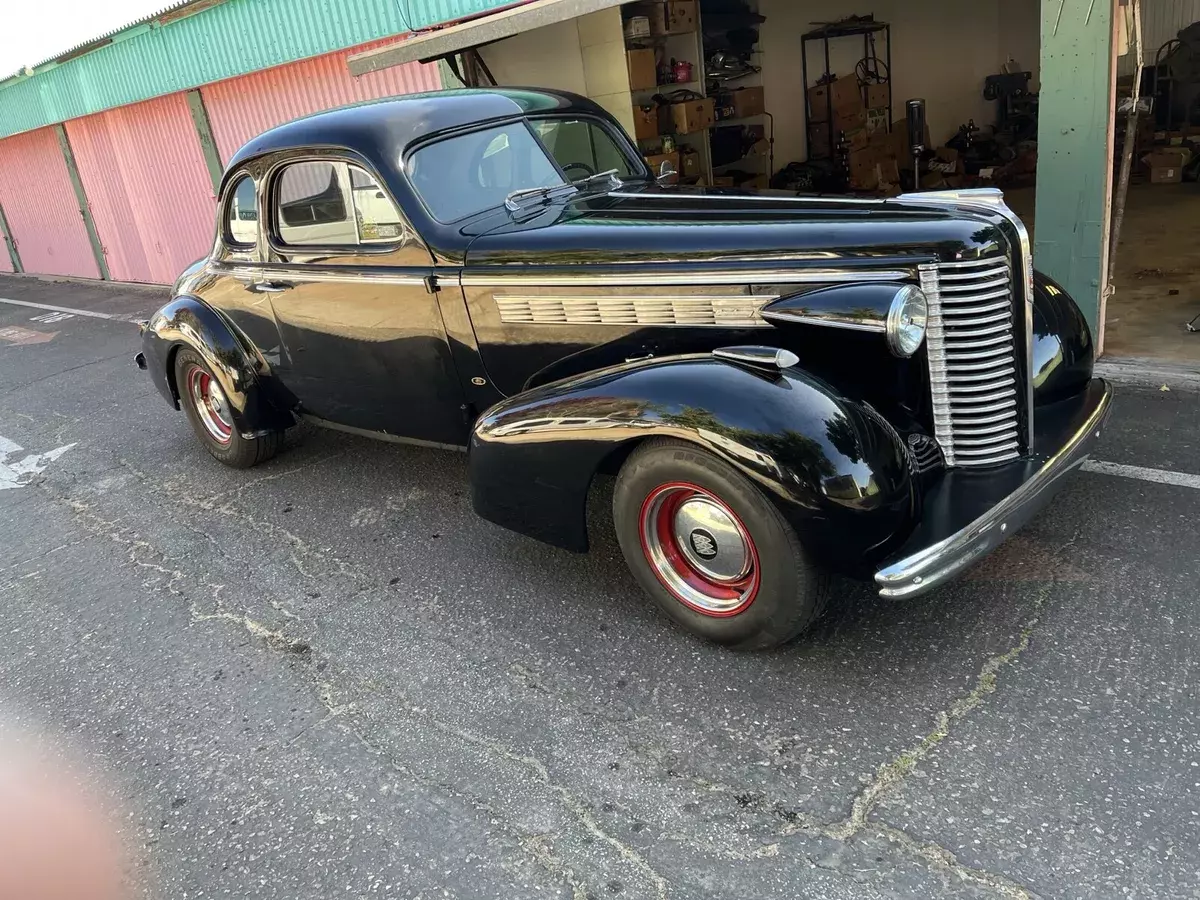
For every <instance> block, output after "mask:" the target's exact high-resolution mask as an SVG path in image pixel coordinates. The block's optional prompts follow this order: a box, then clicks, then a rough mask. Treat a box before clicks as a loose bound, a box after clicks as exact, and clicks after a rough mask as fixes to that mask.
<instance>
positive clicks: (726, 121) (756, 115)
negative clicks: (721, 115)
mask: <svg viewBox="0 0 1200 900" xmlns="http://www.w3.org/2000/svg"><path fill="white" fill-rule="evenodd" d="M765 115H766V113H765V112H760V113H752V114H751V115H748V116H736V117H735V118H732V119H721V120H720V121H719V122H714V123H713V124H711V125H709V126H708V127H709V128H721V127H723V126H725V125H737V124H739V123H741V122H747V121H749V120H750V119H758V118H761V117H762V116H765Z"/></svg>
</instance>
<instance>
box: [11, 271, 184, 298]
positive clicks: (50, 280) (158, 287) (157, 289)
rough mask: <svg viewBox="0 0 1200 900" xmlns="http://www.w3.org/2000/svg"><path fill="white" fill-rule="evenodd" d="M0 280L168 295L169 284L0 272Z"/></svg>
mask: <svg viewBox="0 0 1200 900" xmlns="http://www.w3.org/2000/svg"><path fill="white" fill-rule="evenodd" d="M0 278H24V279H26V280H27V281H41V282H44V283H46V284H80V285H87V286H88V287H112V288H120V289H121V290H123V291H128V290H134V291H145V292H147V293H154V294H162V293H169V292H170V290H171V286H170V285H169V284H146V283H145V282H142V281H105V280H104V279H102V278H80V277H78V276H76V275H38V274H37V273H35V272H0Z"/></svg>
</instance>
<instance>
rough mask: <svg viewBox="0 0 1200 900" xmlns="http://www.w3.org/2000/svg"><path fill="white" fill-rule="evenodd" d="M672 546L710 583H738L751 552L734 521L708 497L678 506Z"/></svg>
mask: <svg viewBox="0 0 1200 900" xmlns="http://www.w3.org/2000/svg"><path fill="white" fill-rule="evenodd" d="M675 543H676V544H678V545H679V549H680V551H682V553H683V558H684V559H685V560H687V562H688V564H689V565H690V566H691V567H692V568H693V569H695V570H696V571H697V572H700V573H701V574H702V575H706V576H707V577H708V578H710V579H712V580H713V581H725V582H728V581H737V580H738V579H739V578H742V577H743V576H745V574H746V570H747V569H748V568H749V566H750V553H749V550H748V549H747V547H746V540H745V538H743V537H742V532H741V529H740V528H739V527H738V524H737V522H735V521H734V519H733V517H732V516H731V515H730V514H729V513H728V512H726V511H725V509H724V508H723V507H722V506H720V505H718V504H716V503H714V502H713V501H712V500H709V499H708V498H707V497H694V498H692V499H691V500H685V501H684V502H683V503H681V504H679V509H678V510H676V512H675Z"/></svg>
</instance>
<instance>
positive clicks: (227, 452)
mask: <svg viewBox="0 0 1200 900" xmlns="http://www.w3.org/2000/svg"><path fill="white" fill-rule="evenodd" d="M175 386H176V389H177V390H178V391H179V403H180V405H181V406H182V407H183V408H184V410H185V411H186V412H187V417H188V421H190V422H191V423H192V430H193V431H194V432H195V433H196V437H198V438H200V443H202V444H203V445H204V448H205V449H206V450H207V451H208V452H209V453H211V454H212V455H213V456H214V457H216V458H217V459H218V460H220V461H221V462H223V463H225V465H227V466H232V467H233V468H235V469H249V468H250V467H251V466H256V465H258V464H259V463H261V462H266V461H267V460H268V459H270V458H271V457H272V456H274V455H275V454H276V453H278V452H279V448H280V446H281V445H282V443H283V432H282V431H271V432H268V433H266V434H263V435H259V436H257V437H243V436H242V435H241V434H240V433H239V432H238V429H237V428H236V427H235V425H234V420H233V413H232V411H231V410H230V406H229V400H228V398H227V397H226V396H225V392H224V390H222V388H221V384H220V382H219V381H218V380H217V378H216V376H214V375H213V373H212V370H210V369H209V367H208V366H207V365H206V364H205V362H204V360H203V359H201V357H200V355H199V354H198V353H196V352H195V351H194V350H189V349H183V350H180V351H179V352H178V353H177V354H176V355H175Z"/></svg>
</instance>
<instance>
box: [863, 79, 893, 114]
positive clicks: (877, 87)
mask: <svg viewBox="0 0 1200 900" xmlns="http://www.w3.org/2000/svg"><path fill="white" fill-rule="evenodd" d="M865 88H866V90H865V93H866V95H867V109H888V107H890V106H891V91H890V90H889V85H886V84H868V85H865ZM888 115H891V112H890V111H889V113H888Z"/></svg>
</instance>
